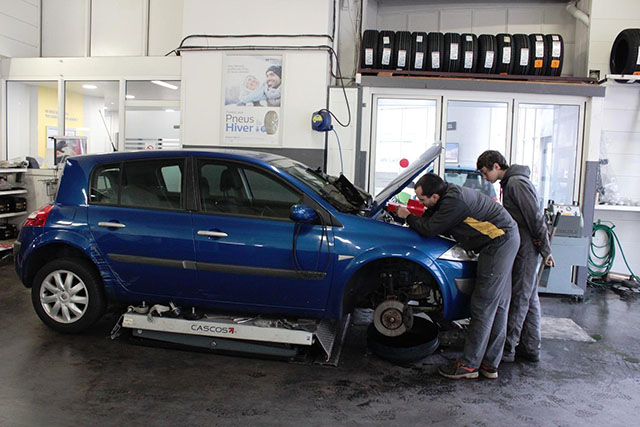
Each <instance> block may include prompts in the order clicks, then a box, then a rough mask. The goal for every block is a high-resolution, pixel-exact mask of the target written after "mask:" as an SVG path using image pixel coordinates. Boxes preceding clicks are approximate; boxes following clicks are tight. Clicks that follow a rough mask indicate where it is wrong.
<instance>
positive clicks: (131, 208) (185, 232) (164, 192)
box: [88, 158, 196, 298]
mask: <svg viewBox="0 0 640 427" xmlns="http://www.w3.org/2000/svg"><path fill="white" fill-rule="evenodd" d="M185 172H186V159H185V158H171V159H166V158H161V159H151V160H149V159H147V160H144V161H125V162H122V163H117V164H110V165H103V166H99V167H98V168H96V170H94V172H93V173H92V177H91V188H90V198H89V209H88V220H89V228H90V230H91V233H92V235H93V237H94V239H95V241H96V243H97V247H98V250H99V251H100V252H101V253H102V256H103V257H104V259H105V260H106V261H107V263H108V264H109V266H110V267H111V269H112V270H113V271H114V272H115V273H116V274H115V276H116V277H117V278H118V279H119V280H120V283H121V284H122V286H124V287H125V288H126V289H127V290H128V291H130V292H135V293H138V294H140V295H141V296H142V295H153V296H157V297H168V298H190V297H192V292H191V288H190V286H191V285H192V284H193V282H194V281H195V280H196V272H195V263H194V261H195V250H194V246H193V237H192V236H193V230H192V224H191V214H190V212H188V211H187V210H186V209H185V208H184V206H185V201H184V195H185V194H186V193H185V191H184V188H185V182H186V179H184V176H185Z"/></svg>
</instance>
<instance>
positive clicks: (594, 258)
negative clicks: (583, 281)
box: [588, 220, 640, 286]
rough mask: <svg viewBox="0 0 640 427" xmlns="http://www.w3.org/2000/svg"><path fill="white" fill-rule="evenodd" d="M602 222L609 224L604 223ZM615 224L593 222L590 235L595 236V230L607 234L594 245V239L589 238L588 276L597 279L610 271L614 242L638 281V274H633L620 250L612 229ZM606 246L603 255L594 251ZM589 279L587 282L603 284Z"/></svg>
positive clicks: (626, 263)
mask: <svg viewBox="0 0 640 427" xmlns="http://www.w3.org/2000/svg"><path fill="white" fill-rule="evenodd" d="M604 222H606V223H608V224H611V225H606V224H604ZM614 228H615V225H614V224H613V223H612V222H609V221H601V220H598V222H596V223H594V224H593V234H592V236H593V237H594V238H595V235H596V232H598V231H603V232H604V233H605V234H606V235H607V240H606V242H604V243H603V244H602V245H596V244H595V242H594V240H595V239H592V240H591V248H590V249H589V263H588V268H589V276H590V277H591V279H594V278H595V279H599V278H602V277H604V276H606V275H607V274H608V273H609V271H611V267H613V261H614V259H615V257H616V244H617V245H618V247H619V248H620V253H621V254H622V259H623V260H624V263H625V265H626V266H627V269H628V270H629V272H630V273H631V276H633V278H634V279H635V280H636V281H637V282H640V279H639V278H638V276H636V275H635V273H634V272H633V270H631V267H629V263H628V262H627V257H626V256H625V255H624V251H623V250H622V245H620V240H618V236H617V234H616V232H615V231H613V229H614ZM603 248H608V249H607V251H606V252H605V254H604V255H602V256H601V255H598V254H597V253H596V251H597V250H598V249H603ZM591 279H589V280H588V282H589V283H591V284H592V285H596V286H603V284H602V283H596V282H593V281H592V280H591Z"/></svg>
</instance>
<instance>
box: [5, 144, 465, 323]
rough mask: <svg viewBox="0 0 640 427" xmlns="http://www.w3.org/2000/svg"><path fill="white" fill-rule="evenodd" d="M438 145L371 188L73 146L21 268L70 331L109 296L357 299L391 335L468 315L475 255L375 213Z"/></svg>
mask: <svg viewBox="0 0 640 427" xmlns="http://www.w3.org/2000/svg"><path fill="white" fill-rule="evenodd" d="M440 152H441V147H440V145H435V146H433V147H431V148H430V149H429V150H428V151H427V152H425V153H424V154H423V155H422V156H421V158H420V159H418V160H417V161H415V162H414V163H413V164H412V165H411V166H410V167H409V168H407V169H406V170H405V171H404V172H403V174H402V175H400V176H398V177H397V178H396V179H395V180H394V181H393V182H391V183H390V185H389V186H388V187H387V188H386V189H385V190H384V191H382V193H381V194H380V195H379V196H377V197H376V198H375V199H373V198H372V197H371V196H370V195H369V194H367V193H366V192H364V191H362V190H360V189H358V188H356V187H355V186H353V185H352V184H351V183H350V182H349V181H348V180H347V179H346V178H345V177H344V176H340V177H337V178H336V177H331V176H327V175H325V174H324V173H322V172H320V171H319V170H313V169H311V168H309V167H307V166H305V165H303V164H301V163H299V162H297V161H294V160H291V159H288V158H286V157H282V156H278V155H274V154H265V153H258V152H249V151H237V150H218V151H204V150H202V151H191V150H181V151H164V150H163V151H143V152H125V153H111V154H100V155H83V156H76V157H70V158H67V159H66V161H65V163H64V170H63V173H62V176H61V178H60V182H59V189H58V193H57V196H56V199H55V202H54V203H53V204H52V205H47V206H44V207H43V208H41V209H39V210H38V211H36V212H33V213H32V214H31V215H29V217H28V219H27V220H26V221H25V223H24V225H23V227H22V229H21V231H20V235H19V237H18V239H17V242H16V244H15V246H14V255H15V268H16V272H17V273H18V276H19V277H20V279H21V281H22V283H23V284H24V285H25V286H26V287H27V288H31V296H32V302H33V306H34V308H35V311H36V313H37V314H38V316H39V317H40V319H41V320H42V321H43V322H44V323H45V324H46V325H48V326H49V327H51V328H53V329H55V330H57V331H60V332H66V333H76V332H80V331H83V330H85V329H87V328H88V327H90V326H91V325H92V324H93V323H95V322H96V321H97V320H98V319H99V318H100V317H101V316H102V315H103V313H104V312H105V310H106V308H107V305H108V304H109V303H120V304H139V303H141V302H142V301H145V302H147V303H148V304H168V303H169V302H173V303H174V304H176V305H178V306H182V307H183V308H191V307H196V308H198V309H199V310H208V311H217V312H232V313H238V312H243V313H252V314H268V315H279V316H287V317H288V316H291V317H298V318H316V319H339V318H341V317H342V316H343V315H345V313H349V312H351V311H352V310H353V308H354V307H356V306H358V307H360V306H362V307H369V308H373V309H375V316H374V321H375V324H376V327H377V328H378V330H379V331H381V332H382V333H384V334H385V335H388V336H398V335H401V334H402V333H403V332H405V331H407V330H408V329H410V327H411V323H412V316H413V314H414V313H418V312H426V313H429V314H430V315H432V317H436V318H442V319H445V320H453V319H459V318H464V317H468V304H469V294H470V291H471V289H472V286H473V282H474V277H475V261H474V260H473V258H471V257H469V256H468V255H467V253H466V252H465V251H464V250H462V249H461V248H460V247H459V246H457V245H456V244H455V242H452V241H451V240H447V239H445V238H440V237H435V238H425V237H422V236H420V235H418V234H417V233H416V232H415V231H413V230H411V229H409V228H408V227H406V226H403V225H401V224H399V223H397V222H395V221H394V217H392V216H391V214H390V213H388V212H386V211H385V210H384V207H385V205H386V202H387V201H388V200H389V199H390V198H391V197H393V196H394V195H395V194H396V193H397V192H399V191H400V190H401V189H402V188H404V187H405V186H406V185H407V184H408V183H409V182H410V181H411V180H412V179H414V178H415V177H416V176H417V175H418V174H420V173H421V172H422V171H424V170H425V169H426V168H427V167H428V166H429V165H430V164H431V163H432V162H433V160H434V159H435V158H436V157H437V156H438V155H439V154H440Z"/></svg>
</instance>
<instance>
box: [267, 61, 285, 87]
mask: <svg viewBox="0 0 640 427" xmlns="http://www.w3.org/2000/svg"><path fill="white" fill-rule="evenodd" d="M265 74H266V76H267V86H269V87H271V88H274V89H275V88H277V87H278V86H280V82H281V79H282V67H281V66H280V65H272V66H271V67H269V68H267V71H266V73H265Z"/></svg>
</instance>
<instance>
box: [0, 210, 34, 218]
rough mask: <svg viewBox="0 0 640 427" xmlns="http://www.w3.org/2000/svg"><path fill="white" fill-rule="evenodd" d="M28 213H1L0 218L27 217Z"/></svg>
mask: <svg viewBox="0 0 640 427" xmlns="http://www.w3.org/2000/svg"><path fill="white" fill-rule="evenodd" d="M28 213H29V212H27V211H22V212H9V213H3V214H0V218H11V217H13V216H21V215H27V214H28Z"/></svg>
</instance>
